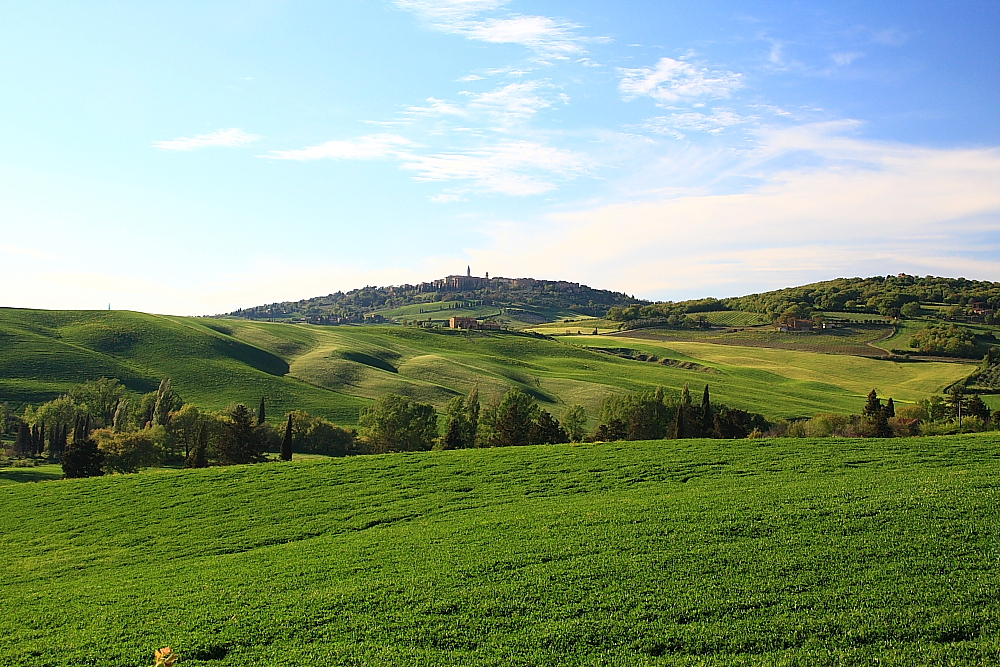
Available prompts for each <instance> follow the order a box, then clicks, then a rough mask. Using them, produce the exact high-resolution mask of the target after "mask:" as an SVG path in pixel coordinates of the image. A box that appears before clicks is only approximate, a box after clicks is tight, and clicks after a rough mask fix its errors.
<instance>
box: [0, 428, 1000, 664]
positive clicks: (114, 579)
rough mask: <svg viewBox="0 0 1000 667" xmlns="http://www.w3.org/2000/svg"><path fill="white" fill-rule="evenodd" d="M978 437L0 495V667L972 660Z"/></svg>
mask: <svg viewBox="0 0 1000 667" xmlns="http://www.w3.org/2000/svg"><path fill="white" fill-rule="evenodd" d="M998 447H1000V441H998V440H997V438H996V437H995V435H986V434H983V435H981V436H959V437H945V438H940V437H939V438H927V439H921V438H915V439H907V440H905V441H892V440H889V441H858V440H853V441H837V440H826V441H808V440H791V441H787V440H785V441H782V440H770V441H690V440H689V441H660V442H644V443H615V444H600V445H581V446H569V445H559V446H545V447H530V448H529V447H525V448H510V449H499V450H498V449H493V450H462V451H453V452H428V453H424V454H411V455H387V456H369V457H355V458H348V459H336V460H328V461H315V460H314V461H303V462H292V463H289V464H277V463H275V464H262V465H258V466H254V467H230V468H214V469H207V470H194V471H180V472H177V471H170V472H166V471H165V472H159V473H157V472H150V473H143V474H139V475H132V476H119V477H111V478H98V479H87V480H65V481H59V482H45V483H38V484H20V485H9V486H2V487H0V506H2V507H3V508H4V511H3V512H0V562H3V563H4V594H3V596H2V598H0V656H2V657H0V663H2V664H5V665H19V666H22V667H33V666H38V667H41V666H43V665H44V666H46V667H54V666H61V665H65V666H69V665H74V666H75V665H80V664H99V665H121V666H126V665H128V666H135V665H144V664H148V663H149V662H150V657H151V654H152V651H153V649H155V648H158V647H160V646H166V645H170V646H172V647H174V648H175V649H176V650H178V651H179V652H180V654H181V655H182V662H181V663H180V665H183V666H184V667H187V666H188V665H190V666H192V667H193V666H195V665H210V664H211V665H214V664H218V665H231V666H239V665H262V664H264V665H318V664H343V665H418V664H419V665H493V666H500V665H607V664H621V665H626V664H627V665H695V664H705V665H709V664H710V665H729V664H744V665H777V664H784V665H811V666H817V665H818V666H824V665H831V666H832V665H867V664H881V665H907V666H909V665H917V664H920V665H945V664H947V665H986V664H993V663H995V661H996V659H997V656H998V655H1000V602H998V600H1000V583H998V579H997V577H996V568H997V551H996V549H997V545H996V536H997V535H998V534H1000V532H998V531H1000V514H998V513H997V511H996V508H997V507H998V504H1000V456H998V451H1000V449H998Z"/></svg>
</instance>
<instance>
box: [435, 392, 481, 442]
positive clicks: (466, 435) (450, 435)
mask: <svg viewBox="0 0 1000 667" xmlns="http://www.w3.org/2000/svg"><path fill="white" fill-rule="evenodd" d="M444 413H445V415H447V417H448V427H447V430H446V431H445V438H444V441H443V442H442V446H443V447H444V448H445V449H464V448H466V447H472V446H474V445H475V443H476V429H474V428H473V426H472V419H471V416H470V414H469V410H468V406H467V405H466V402H465V397H464V396H456V397H455V398H453V399H451V400H450V401H448V404H447V405H446V406H445V407H444Z"/></svg>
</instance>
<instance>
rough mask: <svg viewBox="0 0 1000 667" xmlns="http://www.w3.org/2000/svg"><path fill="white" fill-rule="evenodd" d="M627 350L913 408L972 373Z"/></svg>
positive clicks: (851, 361)
mask: <svg viewBox="0 0 1000 667" xmlns="http://www.w3.org/2000/svg"><path fill="white" fill-rule="evenodd" d="M608 340H609V339H608V338H602V337H593V336H591V337H577V338H575V339H574V340H573V342H574V343H577V344H580V345H595V346H600V345H607V344H608ZM614 340H616V341H620V342H621V346H622V347H632V348H635V349H640V350H649V351H651V352H653V353H654V354H658V355H659V356H662V357H667V358H677V359H690V360H698V361H701V362H702V363H705V364H708V365H711V366H713V367H716V368H720V369H724V368H726V367H737V368H755V369H761V370H765V371H768V372H770V373H774V374H775V375H779V376H781V377H785V378H790V379H793V380H800V381H803V382H821V383H825V384H832V385H834V386H837V387H841V388H842V389H845V390H847V391H850V392H854V393H856V394H858V395H861V394H866V393H868V392H869V391H871V390H872V389H876V390H878V392H879V394H881V395H882V396H892V397H893V399H894V400H897V401H900V400H901V401H906V402H913V401H916V400H918V399H921V398H926V397H927V396H928V395H929V394H934V393H940V392H941V391H942V390H943V389H944V388H945V387H946V386H948V385H950V384H952V383H953V382H956V381H958V380H960V379H962V378H964V377H965V376H967V375H968V374H969V372H970V368H969V366H967V365H964V364H955V363H947V362H919V363H915V362H895V361H882V360H878V359H869V358H865V357H855V356H850V355H833V354H820V353H816V352H799V351H796V350H774V349H769V348H764V347H738V346H735V345H713V344H711V343H695V342H687V341H670V342H662V343H661V342H656V341H650V340H646V339H635V338H628V337H626V336H616V337H615V338H614Z"/></svg>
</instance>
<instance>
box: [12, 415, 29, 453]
mask: <svg viewBox="0 0 1000 667" xmlns="http://www.w3.org/2000/svg"><path fill="white" fill-rule="evenodd" d="M29 451H31V430H30V429H29V428H28V424H27V422H23V421H22V422H21V425H20V426H18V427H17V440H15V441H14V452H15V453H16V454H17V456H27V455H28V452H29Z"/></svg>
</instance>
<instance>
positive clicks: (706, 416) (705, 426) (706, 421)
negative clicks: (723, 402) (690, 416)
mask: <svg viewBox="0 0 1000 667" xmlns="http://www.w3.org/2000/svg"><path fill="white" fill-rule="evenodd" d="M714 431H715V420H714V419H713V418H712V399H711V397H710V396H709V395H708V385H707V384H706V385H705V392H704V393H703V394H702V395H701V436H702V437H703V438H710V437H712V434H713V433H714Z"/></svg>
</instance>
